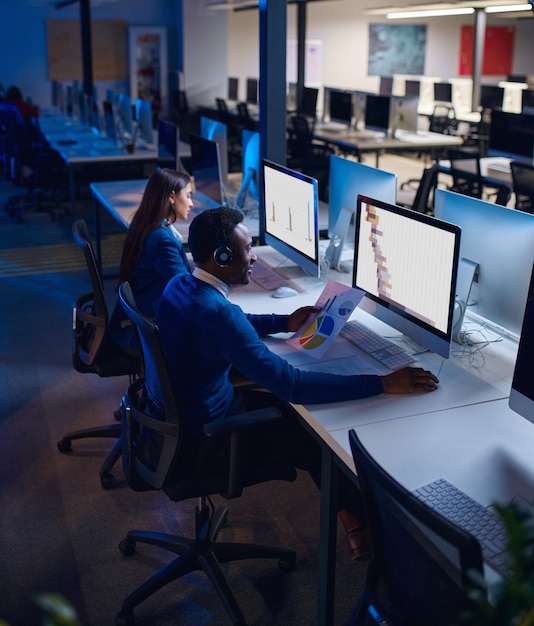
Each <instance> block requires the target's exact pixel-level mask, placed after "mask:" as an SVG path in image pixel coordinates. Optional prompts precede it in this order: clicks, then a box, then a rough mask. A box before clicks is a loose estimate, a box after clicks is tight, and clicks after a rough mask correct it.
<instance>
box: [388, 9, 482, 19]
mask: <svg viewBox="0 0 534 626" xmlns="http://www.w3.org/2000/svg"><path fill="white" fill-rule="evenodd" d="M474 12H475V9H473V7H465V8H457V9H429V10H428V11H395V12H393V13H387V14H386V17H387V19H388V20H403V19H409V18H412V17H414V18H415V17H442V16H446V15H470V14H471V13H474Z"/></svg>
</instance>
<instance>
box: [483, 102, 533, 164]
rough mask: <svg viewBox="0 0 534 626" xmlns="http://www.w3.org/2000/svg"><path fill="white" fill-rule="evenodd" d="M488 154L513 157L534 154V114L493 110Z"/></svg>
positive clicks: (530, 157)
mask: <svg viewBox="0 0 534 626" xmlns="http://www.w3.org/2000/svg"><path fill="white" fill-rule="evenodd" d="M489 135H490V137H489V144H488V155H489V156H504V157H508V158H511V159H514V158H517V157H523V158H524V157H526V158H527V160H528V161H529V162H532V155H533V154H534V115H529V114H527V113H508V112H506V111H498V110H495V111H492V113H491V122H490V133H489Z"/></svg>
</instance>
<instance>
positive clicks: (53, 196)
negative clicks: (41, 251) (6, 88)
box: [0, 102, 68, 221]
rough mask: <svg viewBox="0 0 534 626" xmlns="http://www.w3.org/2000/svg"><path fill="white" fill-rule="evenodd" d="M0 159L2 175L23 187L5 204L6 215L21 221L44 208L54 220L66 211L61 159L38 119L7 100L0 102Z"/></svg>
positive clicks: (64, 176)
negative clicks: (20, 191)
mask: <svg viewBox="0 0 534 626" xmlns="http://www.w3.org/2000/svg"><path fill="white" fill-rule="evenodd" d="M0 159H1V169H2V173H3V175H4V176H6V177H7V178H9V179H11V180H12V181H13V182H14V183H15V184H16V185H17V186H20V187H24V188H26V192H24V193H21V194H17V195H16V196H13V197H11V198H9V200H8V201H7V203H6V204H5V207H4V208H5V210H6V211H7V212H8V213H9V215H11V216H12V217H14V218H15V219H17V220H19V221H23V220H24V216H25V215H27V214H28V213H35V212H39V213H42V212H44V213H47V214H48V215H50V218H51V219H52V220H54V219H56V216H57V215H58V213H60V212H62V213H66V212H67V211H68V209H66V208H65V207H63V206H62V197H63V196H64V195H66V190H67V189H68V175H67V169H66V166H65V163H64V162H63V159H62V158H61V156H60V155H59V154H58V153H57V152H56V151H55V150H53V149H52V148H50V146H49V144H48V142H47V140H46V138H45V137H44V135H43V134H42V132H41V129H40V127H39V123H38V120H37V119H36V118H31V119H30V120H26V119H25V118H24V117H23V116H22V114H21V112H20V111H19V109H18V108H17V107H16V106H15V105H14V104H10V103H7V102H0Z"/></svg>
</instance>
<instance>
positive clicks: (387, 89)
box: [378, 76, 393, 96]
mask: <svg viewBox="0 0 534 626" xmlns="http://www.w3.org/2000/svg"><path fill="white" fill-rule="evenodd" d="M392 92H393V76H381V77H380V84H379V87H378V93H379V95H381V96H391V94H392Z"/></svg>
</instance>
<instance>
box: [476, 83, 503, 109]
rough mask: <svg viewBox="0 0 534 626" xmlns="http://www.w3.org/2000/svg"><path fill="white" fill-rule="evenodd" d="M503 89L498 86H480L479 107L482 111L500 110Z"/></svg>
mask: <svg viewBox="0 0 534 626" xmlns="http://www.w3.org/2000/svg"><path fill="white" fill-rule="evenodd" d="M503 98H504V87H499V85H480V106H481V107H482V108H483V109H501V108H502V103H503Z"/></svg>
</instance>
